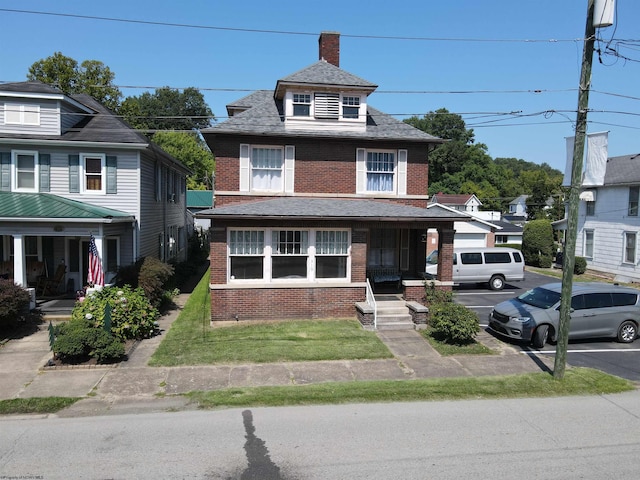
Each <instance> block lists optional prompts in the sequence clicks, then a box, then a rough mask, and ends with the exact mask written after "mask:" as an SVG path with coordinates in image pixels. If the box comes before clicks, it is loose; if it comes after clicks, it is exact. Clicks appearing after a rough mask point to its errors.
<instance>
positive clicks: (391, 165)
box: [367, 152, 396, 192]
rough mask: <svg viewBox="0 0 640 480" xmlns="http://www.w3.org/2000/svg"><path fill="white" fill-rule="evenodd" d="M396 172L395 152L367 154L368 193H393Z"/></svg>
mask: <svg viewBox="0 0 640 480" xmlns="http://www.w3.org/2000/svg"><path fill="white" fill-rule="evenodd" d="M395 171H396V161H395V154H394V153H393V152H367V191H369V192H393V191H394V190H395V188H394V175H395Z"/></svg>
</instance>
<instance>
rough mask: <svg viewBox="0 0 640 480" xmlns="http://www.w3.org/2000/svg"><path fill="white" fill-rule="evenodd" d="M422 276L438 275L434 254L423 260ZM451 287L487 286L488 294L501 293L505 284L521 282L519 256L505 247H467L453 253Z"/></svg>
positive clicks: (520, 256) (434, 252)
mask: <svg viewBox="0 0 640 480" xmlns="http://www.w3.org/2000/svg"><path fill="white" fill-rule="evenodd" d="M425 272H426V274H427V275H426V276H427V277H431V278H435V276H436V274H437V272H438V251H437V250H434V251H433V252H431V253H430V254H429V255H428V256H427V265H426V268H425ZM452 278H453V283H455V284H460V283H487V284H488V285H489V288H491V290H502V289H503V288H504V285H505V283H506V282H517V281H521V280H524V258H523V257H522V252H520V250H516V249H515V248H508V247H477V248H474V247H468V248H454V249H453V272H452Z"/></svg>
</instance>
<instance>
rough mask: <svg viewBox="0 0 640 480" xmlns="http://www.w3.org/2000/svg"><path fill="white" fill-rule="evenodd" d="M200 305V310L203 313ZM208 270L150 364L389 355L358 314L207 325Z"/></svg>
mask: <svg viewBox="0 0 640 480" xmlns="http://www.w3.org/2000/svg"><path fill="white" fill-rule="evenodd" d="M203 311H204V314H203ZM209 312H210V302H209V274H208V272H207V273H205V275H204V277H203V278H202V280H201V281H200V282H199V283H198V285H197V286H196V288H195V289H194V291H193V293H192V294H191V296H190V298H189V300H188V301H187V303H186V305H185V306H184V308H183V310H182V312H180V316H179V317H178V318H177V319H176V320H175V321H174V323H173V324H172V326H171V329H170V330H169V331H168V332H167V335H166V337H165V338H164V339H163V341H162V342H161V344H160V345H159V347H158V349H157V350H156V351H155V353H154V354H153V356H152V357H151V359H150V361H149V365H151V366H169V367H170V366H179V365H211V364H228V363H268V362H302V361H320V360H355V359H378V358H392V357H393V355H392V354H391V352H390V351H389V349H388V348H387V346H386V345H385V344H384V343H383V342H382V341H381V340H380V339H379V338H378V337H377V335H376V334H375V333H374V332H371V331H367V330H364V329H363V328H362V327H361V326H360V324H359V323H358V321H357V320H301V321H294V320H287V321H282V322H253V323H239V324H234V323H231V324H230V325H227V326H215V327H211V326H210V325H209V318H210V313H209Z"/></svg>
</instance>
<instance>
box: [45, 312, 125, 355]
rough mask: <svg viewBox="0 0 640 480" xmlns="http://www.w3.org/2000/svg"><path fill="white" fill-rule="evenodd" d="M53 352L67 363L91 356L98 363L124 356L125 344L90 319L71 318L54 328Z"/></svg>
mask: <svg viewBox="0 0 640 480" xmlns="http://www.w3.org/2000/svg"><path fill="white" fill-rule="evenodd" d="M54 335H55V340H54V342H53V353H54V354H55V356H56V357H57V358H60V359H61V360H62V361H64V362H66V363H78V362H81V361H84V360H86V359H87V358H89V357H92V358H95V359H96V360H97V362H98V363H109V362H113V361H117V360H119V359H121V358H122V357H123V356H124V344H123V343H122V342H120V341H118V339H116V338H115V337H114V336H113V335H110V334H109V333H107V332H106V331H105V330H104V329H103V328H100V327H99V326H96V325H95V323H93V322H92V321H90V320H87V319H84V318H80V319H71V320H70V321H69V322H65V323H63V324H61V325H58V326H57V327H55V328H54Z"/></svg>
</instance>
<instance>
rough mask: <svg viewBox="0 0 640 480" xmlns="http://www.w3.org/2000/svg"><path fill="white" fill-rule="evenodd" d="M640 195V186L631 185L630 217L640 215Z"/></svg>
mask: <svg viewBox="0 0 640 480" xmlns="http://www.w3.org/2000/svg"><path fill="white" fill-rule="evenodd" d="M639 196H640V187H629V209H628V215H629V216H630V217H637V216H638V197H639Z"/></svg>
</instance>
